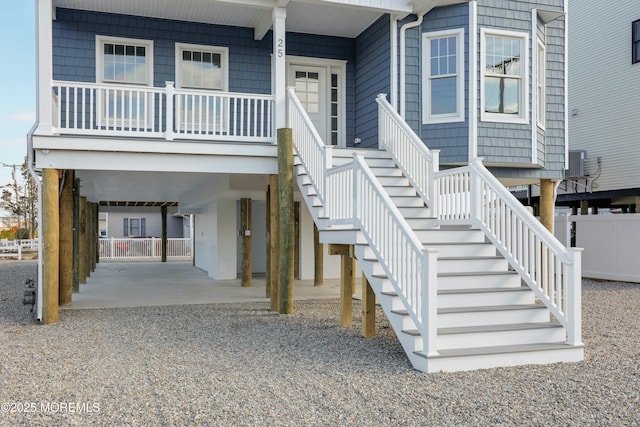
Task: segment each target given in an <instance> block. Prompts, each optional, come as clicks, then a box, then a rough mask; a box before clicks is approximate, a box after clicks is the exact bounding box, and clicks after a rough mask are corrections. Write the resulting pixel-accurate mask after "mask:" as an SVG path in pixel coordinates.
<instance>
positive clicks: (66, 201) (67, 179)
mask: <svg viewBox="0 0 640 427" xmlns="http://www.w3.org/2000/svg"><path fill="white" fill-rule="evenodd" d="M63 183H64V184H63V186H62V188H61V189H60V198H59V221H60V232H59V234H60V237H59V245H60V246H59V248H60V255H59V257H60V271H59V279H58V280H59V282H58V284H59V285H58V304H59V305H68V304H71V294H72V292H73V184H74V177H73V171H72V170H66V171H64V178H63Z"/></svg>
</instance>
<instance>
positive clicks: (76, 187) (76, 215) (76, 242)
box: [72, 172, 80, 293]
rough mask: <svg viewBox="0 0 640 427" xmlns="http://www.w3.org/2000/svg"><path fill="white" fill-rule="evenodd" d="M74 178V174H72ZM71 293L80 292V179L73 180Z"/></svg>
mask: <svg viewBox="0 0 640 427" xmlns="http://www.w3.org/2000/svg"><path fill="white" fill-rule="evenodd" d="M74 176H75V172H74ZM72 288H73V293H77V292H80V178H75V179H74V180H73V285H72Z"/></svg>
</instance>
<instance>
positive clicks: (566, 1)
mask: <svg viewBox="0 0 640 427" xmlns="http://www.w3.org/2000/svg"><path fill="white" fill-rule="evenodd" d="M568 81H569V0H564V168H565V169H569V84H568Z"/></svg>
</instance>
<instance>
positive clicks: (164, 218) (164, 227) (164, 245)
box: [156, 206, 167, 262]
mask: <svg viewBox="0 0 640 427" xmlns="http://www.w3.org/2000/svg"><path fill="white" fill-rule="evenodd" d="M160 216H161V217H162V219H161V221H162V231H161V233H162V236H161V238H162V243H161V245H162V248H161V255H160V261H161V262H167V207H166V206H160ZM156 218H157V217H156Z"/></svg>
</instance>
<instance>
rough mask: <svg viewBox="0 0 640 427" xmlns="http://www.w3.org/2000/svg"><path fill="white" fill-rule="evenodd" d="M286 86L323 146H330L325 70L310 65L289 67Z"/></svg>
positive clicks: (324, 68)
mask: <svg viewBox="0 0 640 427" xmlns="http://www.w3.org/2000/svg"><path fill="white" fill-rule="evenodd" d="M288 77H289V78H288V80H289V81H288V85H289V86H293V87H294V88H295V90H296V95H297V96H298V99H300V102H301V103H302V106H303V107H304V109H305V111H306V112H307V114H308V115H309V118H310V119H311V121H312V122H313V124H314V125H315V127H316V130H317V131H318V134H320V136H321V137H322V139H323V140H324V142H325V144H330V143H331V142H330V141H331V135H330V132H329V123H328V122H329V107H328V103H327V88H328V86H327V68H326V67H315V66H310V65H293V64H292V65H290V66H289V76H288Z"/></svg>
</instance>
